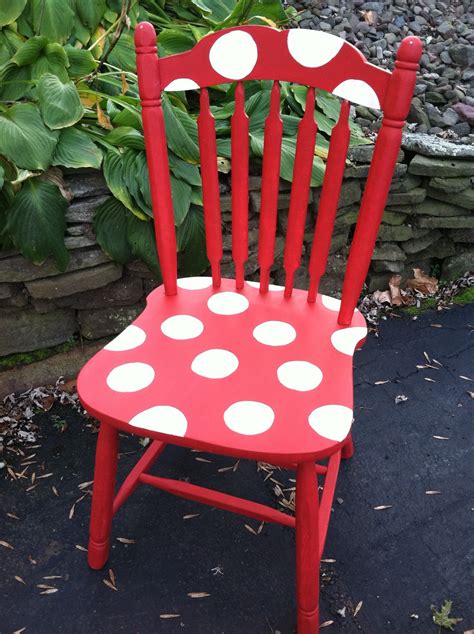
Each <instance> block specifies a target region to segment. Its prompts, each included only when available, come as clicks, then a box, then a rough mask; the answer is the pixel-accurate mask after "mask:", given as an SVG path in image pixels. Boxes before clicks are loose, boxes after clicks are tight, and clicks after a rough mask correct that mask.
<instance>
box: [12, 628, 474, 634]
mask: <svg viewBox="0 0 474 634" xmlns="http://www.w3.org/2000/svg"><path fill="white" fill-rule="evenodd" d="M25 630H26V627H22V628H21V629H20V630H15V631H14V632H13V634H21V633H22V632H24V631H25ZM464 634H466V633H464Z"/></svg>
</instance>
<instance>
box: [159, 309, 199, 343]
mask: <svg viewBox="0 0 474 634" xmlns="http://www.w3.org/2000/svg"><path fill="white" fill-rule="evenodd" d="M203 330H204V324H203V323H202V321H201V320H199V319H197V317H193V316H192V315H174V316H173V317H168V319H165V321H164V322H163V323H162V324H161V332H162V333H163V334H164V335H166V336H167V337H170V339H195V338H196V337H199V335H200V334H201V333H202V331H203Z"/></svg>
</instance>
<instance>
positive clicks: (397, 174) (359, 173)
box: [344, 163, 408, 183]
mask: <svg viewBox="0 0 474 634" xmlns="http://www.w3.org/2000/svg"><path fill="white" fill-rule="evenodd" d="M407 169H408V165H407V164H406V163H397V164H396V165H395V169H394V171H393V180H392V183H395V182H396V180H397V179H398V178H401V177H402V176H403V175H404V174H406V172H407ZM369 170H370V165H349V166H348V167H346V169H345V170H344V178H366V177H367V176H368V174H369Z"/></svg>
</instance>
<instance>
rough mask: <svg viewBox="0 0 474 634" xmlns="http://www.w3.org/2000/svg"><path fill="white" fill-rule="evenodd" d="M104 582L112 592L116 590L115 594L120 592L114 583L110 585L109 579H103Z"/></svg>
mask: <svg viewBox="0 0 474 634" xmlns="http://www.w3.org/2000/svg"><path fill="white" fill-rule="evenodd" d="M102 581H103V582H104V583H105V585H106V586H107V588H110V589H111V590H114V591H115V592H118V590H117V588H116V587H115V586H114V585H113V584H112V583H110V581H109V580H108V579H102Z"/></svg>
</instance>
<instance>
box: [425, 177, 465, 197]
mask: <svg viewBox="0 0 474 634" xmlns="http://www.w3.org/2000/svg"><path fill="white" fill-rule="evenodd" d="M429 186H430V189H431V190H433V189H436V190H437V191H440V192H444V193H446V194H457V193H458V192H462V191H464V190H465V189H467V188H468V187H470V186H471V179H470V178H469V176H458V177H456V178H442V177H440V176H437V177H434V178H430V183H429Z"/></svg>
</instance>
